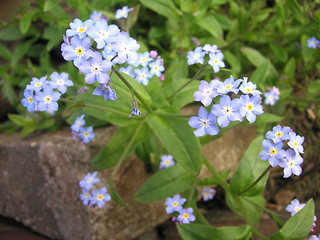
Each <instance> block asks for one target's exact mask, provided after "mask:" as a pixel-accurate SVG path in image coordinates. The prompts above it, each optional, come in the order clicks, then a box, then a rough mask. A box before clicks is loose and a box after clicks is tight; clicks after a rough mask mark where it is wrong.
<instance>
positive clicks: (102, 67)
mask: <svg viewBox="0 0 320 240" xmlns="http://www.w3.org/2000/svg"><path fill="white" fill-rule="evenodd" d="M111 66H112V64H111V62H110V61H109V60H102V56H101V54H100V53H99V52H94V54H93V56H92V57H91V58H90V59H89V61H83V62H81V64H80V65H79V70H80V71H81V72H83V73H86V76H85V81H86V83H88V84H91V83H94V82H95V81H96V80H97V81H98V82H100V83H107V82H108V81H109V79H110V77H109V74H108V73H107V71H109V70H110V69H111Z"/></svg>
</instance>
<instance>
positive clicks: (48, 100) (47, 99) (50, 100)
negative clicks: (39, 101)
mask: <svg viewBox="0 0 320 240" xmlns="http://www.w3.org/2000/svg"><path fill="white" fill-rule="evenodd" d="M43 101H44V102H45V103H51V102H52V98H51V96H45V97H44V98H43Z"/></svg>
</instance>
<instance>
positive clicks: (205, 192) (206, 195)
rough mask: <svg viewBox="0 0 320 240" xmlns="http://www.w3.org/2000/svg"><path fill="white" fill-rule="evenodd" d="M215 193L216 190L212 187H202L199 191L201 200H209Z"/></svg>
mask: <svg viewBox="0 0 320 240" xmlns="http://www.w3.org/2000/svg"><path fill="white" fill-rule="evenodd" d="M215 194H216V190H214V189H213V188H206V187H204V188H203V189H202V192H201V196H202V199H203V201H209V200H211V199H213V197H214V195H215Z"/></svg>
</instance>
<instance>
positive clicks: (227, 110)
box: [222, 106, 232, 116]
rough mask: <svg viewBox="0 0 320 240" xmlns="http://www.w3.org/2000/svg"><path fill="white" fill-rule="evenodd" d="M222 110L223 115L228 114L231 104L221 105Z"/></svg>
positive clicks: (230, 110)
mask: <svg viewBox="0 0 320 240" xmlns="http://www.w3.org/2000/svg"><path fill="white" fill-rule="evenodd" d="M222 112H223V115H225V116H230V115H231V114H232V107H231V106H223V107H222Z"/></svg>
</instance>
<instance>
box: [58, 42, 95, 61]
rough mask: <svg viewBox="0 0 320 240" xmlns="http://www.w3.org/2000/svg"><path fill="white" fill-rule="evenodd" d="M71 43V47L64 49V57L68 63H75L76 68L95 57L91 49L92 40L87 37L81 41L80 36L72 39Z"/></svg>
mask: <svg viewBox="0 0 320 240" xmlns="http://www.w3.org/2000/svg"><path fill="white" fill-rule="evenodd" d="M70 42H71V45H67V46H65V47H64V49H63V53H62V56H63V58H64V59H65V60H67V61H73V63H74V65H75V66H76V67H78V66H79V65H80V63H81V62H82V61H83V60H87V59H88V58H89V57H91V56H92V55H93V51H92V50H91V49H90V38H88V37H86V38H84V39H82V40H80V39H79V37H78V36H75V37H72V38H71V40H70Z"/></svg>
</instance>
